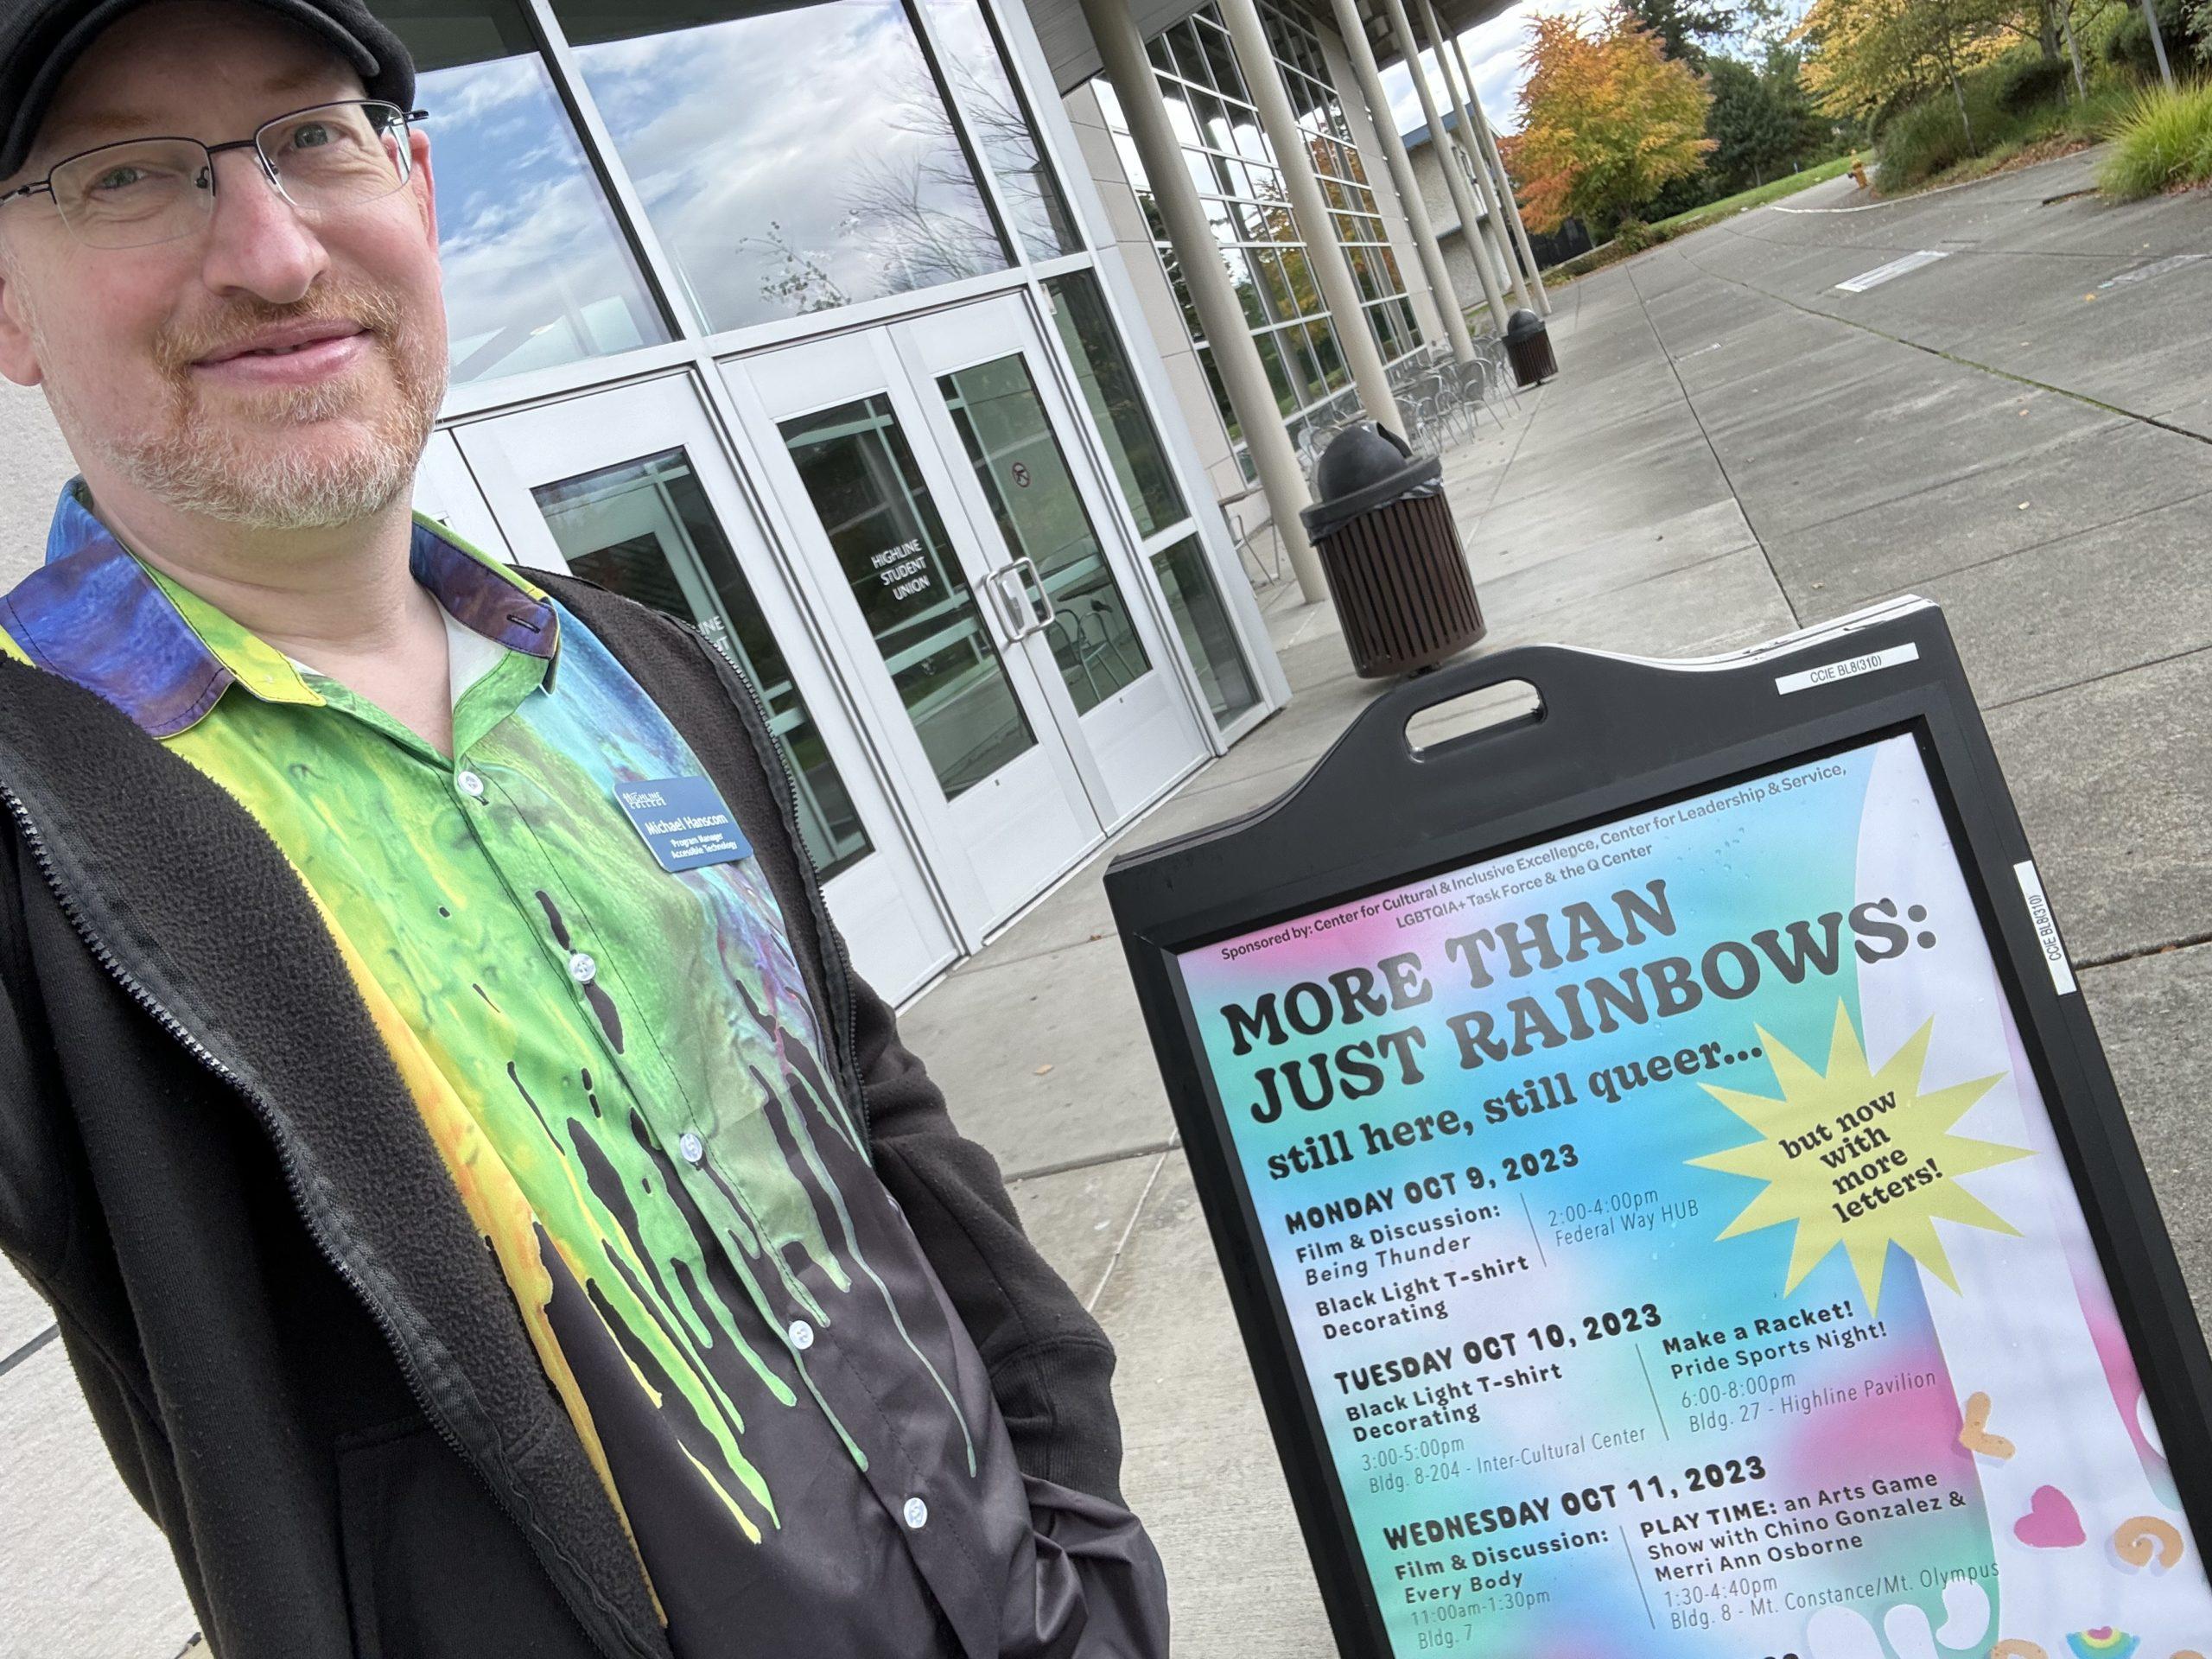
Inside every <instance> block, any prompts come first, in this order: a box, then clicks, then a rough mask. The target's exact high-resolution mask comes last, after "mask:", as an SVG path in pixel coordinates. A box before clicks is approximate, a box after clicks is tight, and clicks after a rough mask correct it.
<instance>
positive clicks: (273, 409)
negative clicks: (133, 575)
mask: <svg viewBox="0 0 2212 1659" xmlns="http://www.w3.org/2000/svg"><path fill="white" fill-rule="evenodd" d="M27 321H28V322H29V329H30V335H31V344H32V348H33V349H34V350H35V352H36V353H38V354H39V355H40V357H41V358H45V357H47V356H48V353H47V350H46V340H45V339H44V337H43V335H44V331H43V330H42V329H41V327H39V319H38V315H37V314H36V312H35V311H32V312H30V313H29V315H28V317H27ZM376 340H377V342H378V346H380V347H381V349H382V350H383V353H384V356H385V361H386V362H387V363H389V364H390V365H391V369H392V374H393V377H394V379H395V381H396V382H397V385H398V388H399V398H398V402H397V406H396V407H391V408H387V409H385V410H383V411H381V412H380V413H379V414H378V417H377V418H376V420H375V421H374V422H373V423H370V424H369V425H367V426H366V428H365V429H363V431H362V433H361V435H360V437H359V441H358V442H354V443H353V444H352V445H349V446H348V447H346V448H345V449H343V450H341V451H340V452H339V453H337V454H327V455H321V456H315V457H311V458H310V457H304V456H301V455H297V454H286V453H283V450H282V449H281V448H277V447H274V446H266V445H263V444H259V443H257V442H255V441H253V440H252V439H251V438H248V439H245V440H242V441H241V440H232V439H226V438H222V437H219V436H216V435H213V428H212V425H211V423H208V422H207V421H206V420H205V419H204V418H203V417H202V416H201V413H200V406H199V404H200V400H199V397H198V396H197V394H196V391H195V390H194V387H193V385H192V384H191V381H190V379H189V378H188V370H187V369H186V368H185V367H184V366H183V365H175V366H174V367H168V366H167V365H165V372H167V373H168V378H169V381H170V386H171V394H170V397H169V399H168V409H167V418H166V419H165V420H164V421H163V422H162V424H161V426H160V428H159V429H156V430H153V431H150V432H145V433H132V434H117V433H112V432H104V431H102V430H101V429H100V424H99V423H98V422H96V421H92V420H87V419H84V418H81V414H82V411H80V410H79V409H78V408H77V406H76V403H75V399H74V397H73V395H72V394H71V393H70V392H69V391H68V390H67V387H66V385H64V384H63V382H62V381H61V380H60V379H57V378H54V377H53V376H51V375H49V376H48V378H47V380H46V382H45V391H46V394H47V400H48V404H50V405H51V407H52V408H53V410H54V419H55V420H56V422H57V423H59V424H60V426H61V428H62V429H63V431H64V432H66V433H68V434H70V435H72V436H73V439H75V440H77V441H80V442H85V443H86V444H88V445H89V446H90V447H91V448H93V449H94V450H95V451H97V452H98V453H99V454H100V455H101V456H102V457H103V458H104V459H105V460H106V461H107V462H108V463H109V465H111V467H114V468H115V469H116V471H117V472H118V473H119V474H121V475H122V476H123V477H124V478H125V479H127V480H129V481H130V483H132V484H134V485H136V486H137V487H138V488H140V489H142V490H143V491H145V492H146V493H148V494H149V495H151V496H152V497H154V498H155V499H156V500H158V501H161V502H162V503H163V504H164V505H167V506H168V507H170V508H172V509H173V510H175V512H181V513H190V514H193V515H194V516H195V517H199V518H213V519H216V520H219V521H220V522H223V523H226V524H238V525H240V526H242V527H244V528H246V529H250V530H274V531H286V530H321V529H329V528H334V527H337V526H340V525H344V524H353V523H356V522H357V521H359V520H360V519H363V518H370V517H372V516H374V515H375V514H377V513H379V512H383V511H384V510H385V508H387V507H389V506H390V505H391V503H392V502H393V501H394V500H396V499H399V497H400V496H401V495H402V494H403V493H406V492H408V491H410V489H411V488H412V486H413V484H414V480H415V468H416V466H417V465H418V464H419V463H420V461H422V458H423V448H424V447H425V446H427V445H428V444H429V441H430V434H431V432H432V431H433V429H435V426H436V423H437V416H438V406H439V404H441V403H442V402H443V401H444V398H445V391H446V365H445V362H444V360H443V358H442V354H440V355H439V356H436V357H429V356H427V355H425V354H423V353H410V351H409V350H408V349H406V348H405V347H404V346H400V345H399V344H397V330H396V329H391V330H386V331H380V332H379V333H378V334H377V335H376ZM354 395H355V390H354V388H353V387H352V386H351V385H347V384H346V383H345V382H343V381H340V382H337V383H326V384H324V385H315V386H302V387H298V388H296V389H291V390H287V391H277V392H270V393H264V394H262V395H261V399H260V403H259V407H260V409H261V410H262V411H263V412H264V416H266V417H267V418H268V419H269V420H270V423H272V424H273V425H275V426H276V427H277V428H278V429H280V430H281V429H283V428H286V427H291V426H304V425H307V424H309V423H315V422H318V421H325V420H329V419H332V418H334V417H335V416H340V415H341V414H342V413H343V411H344V410H346V407H347V405H348V404H349V403H350V402H351V400H352V399H353V397H354Z"/></svg>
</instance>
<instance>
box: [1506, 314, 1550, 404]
mask: <svg viewBox="0 0 2212 1659" xmlns="http://www.w3.org/2000/svg"><path fill="white" fill-rule="evenodd" d="M1505 359H1506V361H1507V362H1509V363H1510V364H1512V365H1513V378H1514V382H1515V384H1516V385H1523V386H1541V385H1543V384H1544V382H1545V381H1547V380H1548V379H1550V378H1552V377H1553V376H1554V375H1555V374H1557V373H1558V372H1559V359H1558V358H1556V357H1554V356H1553V355H1552V337H1551V331H1550V330H1549V329H1548V328H1546V327H1544V320H1543V319H1542V318H1541V317H1540V316H1538V315H1536V314H1535V312H1533V311H1516V312H1515V313H1514V314H1513V315H1511V316H1510V317H1508V318H1507V319H1506V320H1505Z"/></svg>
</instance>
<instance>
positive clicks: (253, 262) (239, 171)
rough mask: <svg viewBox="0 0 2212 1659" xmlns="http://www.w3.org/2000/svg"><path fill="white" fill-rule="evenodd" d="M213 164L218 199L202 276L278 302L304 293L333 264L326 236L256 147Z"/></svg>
mask: <svg viewBox="0 0 2212 1659" xmlns="http://www.w3.org/2000/svg"><path fill="white" fill-rule="evenodd" d="M212 164H213V167H214V168H216V169H217V176H216V180H215V186H216V188H215V193H214V194H215V202H214V212H213V216H212V220H213V222H212V223H210V224H209V226H208V227H207V252H206V255H205V257H204V258H203V259H202V261H201V277H202V280H203V281H205V282H206V283H207V286H208V287H209V288H210V289H213V291H214V292H216V293H225V292H230V293H245V294H251V295H253V296H255V297H256V298H258V299H263V300H266V301H268V302H270V303H271V304H272V305H288V304H289V303H291V302H293V301H295V300H297V299H300V298H302V296H305V295H306V293H307V292H308V289H310V288H312V287H314V286H315V279H316V278H317V277H320V276H321V274H322V273H323V272H324V271H325V270H327V269H328V268H329V264H330V256H329V253H328V251H327V250H326V249H325V248H324V247H323V245H322V239H321V238H320V237H319V236H317V235H316V234H315V230H314V228H313V226H310V225H309V224H308V221H307V220H306V219H304V218H303V217H302V215H301V213H300V211H299V209H298V208H296V207H293V206H292V204H291V203H290V202H289V201H287V200H285V199H284V196H283V193H282V192H281V191H279V190H278V189H277V185H276V181H274V180H272V179H271V178H270V176H269V175H268V173H267V172H266V171H264V168H263V167H262V164H261V157H260V156H259V155H258V154H257V152H256V151H254V150H252V149H229V150H225V151H224V152H223V153H222V154H221V155H219V156H214V157H213V158H212ZM226 166H227V168H228V169H229V170H228V171H227V172H226V171H223V169H224V168H226Z"/></svg>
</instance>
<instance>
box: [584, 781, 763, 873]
mask: <svg viewBox="0 0 2212 1659" xmlns="http://www.w3.org/2000/svg"><path fill="white" fill-rule="evenodd" d="M614 799H615V802H616V804H619V805H620V807H621V809H622V810H624V811H625V812H626V813H628V814H629V815H630V822H631V823H633V824H635V825H636V826H637V829H638V833H639V835H641V836H644V837H645V845H646V846H648V847H650V848H651V849H652V855H653V856H654V857H655V858H657V859H658V860H659V861H660V867H661V868H663V869H664V870H696V869H697V868H699V867H700V866H701V865H702V864H727V863H729V862H731V861H733V860H735V859H741V858H743V857H745V856H746V855H747V854H749V853H750V852H752V850H753V843H752V842H749V841H747V840H746V838H745V832H744V831H743V830H742V829H739V828H738V827H737V820H736V819H735V818H734V817H731V816H730V810H729V808H728V807H727V806H724V805H723V804H722V798H721V795H720V794H718V793H717V792H716V791H715V786H714V785H713V784H712V783H711V782H710V781H709V780H708V779H704V778H652V779H647V780H646V781H645V782H644V783H641V784H617V785H615V786H614Z"/></svg>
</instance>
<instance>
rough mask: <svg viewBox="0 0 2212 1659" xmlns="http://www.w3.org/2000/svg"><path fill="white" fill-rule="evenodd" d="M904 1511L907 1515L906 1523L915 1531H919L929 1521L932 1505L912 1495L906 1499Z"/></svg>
mask: <svg viewBox="0 0 2212 1659" xmlns="http://www.w3.org/2000/svg"><path fill="white" fill-rule="evenodd" d="M902 1513H904V1514H905V1516H906V1525H907V1526H908V1527H909V1528H910V1529H912V1530H913V1531H915V1532H919V1531H920V1530H921V1529H922V1528H923V1527H924V1526H925V1524H927V1522H928V1521H929V1518H930V1506H929V1505H928V1504H926V1503H923V1502H922V1500H921V1499H920V1498H918V1497H910V1498H908V1499H907V1500H906V1509H905V1510H904V1511H902Z"/></svg>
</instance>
